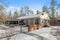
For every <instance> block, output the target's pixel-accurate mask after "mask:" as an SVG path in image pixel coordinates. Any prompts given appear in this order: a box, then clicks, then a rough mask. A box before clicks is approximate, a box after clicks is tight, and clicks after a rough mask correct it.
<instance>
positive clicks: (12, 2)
mask: <svg viewBox="0 0 60 40" xmlns="http://www.w3.org/2000/svg"><path fill="white" fill-rule="evenodd" d="M56 1H57V3H60V0H56ZM4 2H5V3H6V5H8V9H9V10H10V9H11V10H12V9H13V10H16V8H17V9H20V8H21V7H25V6H29V7H30V9H32V10H42V7H43V5H46V6H48V7H50V3H51V0H4Z"/></svg>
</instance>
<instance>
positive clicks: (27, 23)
mask: <svg viewBox="0 0 60 40" xmlns="http://www.w3.org/2000/svg"><path fill="white" fill-rule="evenodd" d="M49 20H50V18H49V16H48V14H47V13H45V12H43V13H40V14H34V15H29V16H22V17H19V18H16V19H12V20H7V21H5V25H9V26H11V25H12V26H16V25H17V26H21V27H28V31H32V30H36V29H39V28H42V27H43V26H44V25H46V24H47V23H49Z"/></svg>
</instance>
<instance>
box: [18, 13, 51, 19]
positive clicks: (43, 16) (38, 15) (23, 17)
mask: <svg viewBox="0 0 60 40" xmlns="http://www.w3.org/2000/svg"><path fill="white" fill-rule="evenodd" d="M29 18H41V19H50V18H49V16H48V14H47V13H43V15H42V14H35V15H29V16H22V17H19V18H17V19H29Z"/></svg>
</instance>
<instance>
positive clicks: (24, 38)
mask: <svg viewBox="0 0 60 40" xmlns="http://www.w3.org/2000/svg"><path fill="white" fill-rule="evenodd" d="M51 28H52V27H50V28H41V29H38V30H34V31H31V32H29V33H27V34H23V33H20V26H16V27H13V28H10V29H8V31H7V34H8V32H9V31H10V32H11V34H15V35H14V36H11V37H6V38H3V39H0V40H7V39H8V38H9V39H10V40H57V38H56V37H55V36H53V35H51V33H50V32H51ZM0 33H2V34H4V33H5V34H6V30H2V29H0ZM2 34H0V36H2ZM5 34H4V35H5ZM7 34H6V35H7Z"/></svg>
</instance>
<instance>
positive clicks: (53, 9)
mask: <svg viewBox="0 0 60 40" xmlns="http://www.w3.org/2000/svg"><path fill="white" fill-rule="evenodd" d="M55 6H56V0H51V13H52V17H53V18H54V13H55Z"/></svg>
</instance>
